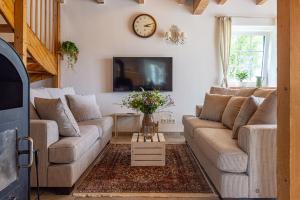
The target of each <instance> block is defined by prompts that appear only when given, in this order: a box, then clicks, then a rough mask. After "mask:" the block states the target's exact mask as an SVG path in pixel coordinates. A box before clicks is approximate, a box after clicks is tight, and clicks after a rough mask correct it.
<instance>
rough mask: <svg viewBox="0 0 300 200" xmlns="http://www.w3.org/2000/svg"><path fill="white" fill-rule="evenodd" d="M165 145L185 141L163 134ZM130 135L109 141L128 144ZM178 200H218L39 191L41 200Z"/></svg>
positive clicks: (209, 199) (33, 198)
mask: <svg viewBox="0 0 300 200" xmlns="http://www.w3.org/2000/svg"><path fill="white" fill-rule="evenodd" d="M165 138H166V142H167V144H182V143H185V139H184V137H183V136H182V135H180V134H165ZM130 140H131V135H129V134H120V135H119V136H118V137H114V138H113V139H112V141H111V143H113V144H130ZM35 196H36V195H35V193H34V191H32V194H31V200H35V199H36V197H35ZM180 199H191V200H219V198H217V197H197V198H192V197H187V198H170V197H167V196H166V197H160V198H157V197H156V198H154V197H153V198H148V197H101V198H78V197H77V198H76V197H73V196H72V195H67V196H65V195H55V194H54V193H52V192H50V191H48V190H42V191H41V200H180Z"/></svg>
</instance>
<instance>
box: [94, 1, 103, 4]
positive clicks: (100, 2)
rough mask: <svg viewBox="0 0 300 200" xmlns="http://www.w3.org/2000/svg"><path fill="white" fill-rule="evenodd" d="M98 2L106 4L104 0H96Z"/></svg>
mask: <svg viewBox="0 0 300 200" xmlns="http://www.w3.org/2000/svg"><path fill="white" fill-rule="evenodd" d="M96 2H97V3H99V4H104V0H96Z"/></svg>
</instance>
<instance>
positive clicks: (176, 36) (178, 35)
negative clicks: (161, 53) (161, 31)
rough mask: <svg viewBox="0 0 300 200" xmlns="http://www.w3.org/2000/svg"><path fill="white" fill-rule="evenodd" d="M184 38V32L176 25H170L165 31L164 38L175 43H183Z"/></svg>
mask: <svg viewBox="0 0 300 200" xmlns="http://www.w3.org/2000/svg"><path fill="white" fill-rule="evenodd" d="M186 39H187V37H186V33H185V32H181V31H180V29H179V28H178V26H176V25H172V26H171V28H170V29H169V31H167V32H166V33H165V40H166V41H169V42H171V43H173V44H176V45H183V44H184V43H185V41H186Z"/></svg>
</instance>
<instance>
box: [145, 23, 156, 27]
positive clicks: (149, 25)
mask: <svg viewBox="0 0 300 200" xmlns="http://www.w3.org/2000/svg"><path fill="white" fill-rule="evenodd" d="M152 24H154V23H151V24H145V25H144V27H151V25H152Z"/></svg>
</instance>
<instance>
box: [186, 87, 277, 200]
mask: <svg viewBox="0 0 300 200" xmlns="http://www.w3.org/2000/svg"><path fill="white" fill-rule="evenodd" d="M274 90H276V89H274V88H272V89H270V88H267V89H255V88H244V89H224V88H218V87H212V88H211V90H210V93H211V94H220V95H232V96H244V97H249V96H251V95H253V96H255V97H260V98H267V97H268V95H270V94H271V93H272V92H274ZM273 106H275V107H276V104H275V105H273ZM275 109H276V108H275ZM201 112H202V106H197V109H196V116H184V117H183V124H184V135H185V138H186V141H187V144H188V145H189V146H190V148H191V150H192V151H193V153H194V155H195V156H196V157H197V159H198V160H199V162H200V164H201V165H202V167H203V168H204V171H205V172H206V174H207V175H208V177H209V179H210V180H211V182H212V183H213V185H214V186H215V188H216V190H217V191H218V193H219V194H220V196H221V197H222V198H276V193H277V191H276V189H277V188H276V132H277V126H276V124H254V125H245V126H243V127H241V128H240V129H239V132H238V139H233V138H232V130H230V129H229V128H227V127H226V126H224V124H223V123H222V122H220V121H210V120H204V119H200V118H199V116H200V114H201ZM274 117H275V118H276V116H274Z"/></svg>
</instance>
